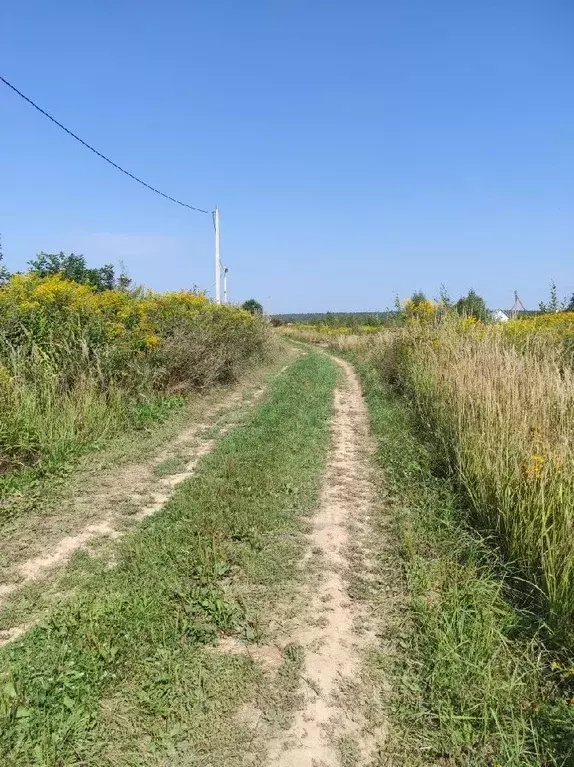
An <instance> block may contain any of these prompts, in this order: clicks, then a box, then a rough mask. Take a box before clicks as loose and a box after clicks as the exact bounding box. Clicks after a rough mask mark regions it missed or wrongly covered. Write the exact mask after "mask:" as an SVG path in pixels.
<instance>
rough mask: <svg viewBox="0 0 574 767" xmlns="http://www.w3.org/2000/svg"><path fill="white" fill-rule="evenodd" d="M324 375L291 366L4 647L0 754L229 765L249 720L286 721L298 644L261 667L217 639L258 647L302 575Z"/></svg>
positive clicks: (246, 743)
mask: <svg viewBox="0 0 574 767" xmlns="http://www.w3.org/2000/svg"><path fill="white" fill-rule="evenodd" d="M335 381H336V372H335V369H334V366H333V364H332V363H331V362H330V361H329V359H328V358H326V357H325V356H324V355H319V354H315V353H311V354H309V355H306V356H303V357H302V358H300V359H299V360H297V361H296V362H295V363H294V364H292V365H291V366H290V367H289V368H288V369H287V370H286V371H284V372H283V373H282V374H281V375H280V376H279V377H278V378H277V379H276V380H275V381H274V382H273V383H272V384H271V387H270V391H269V393H268V395H267V397H266V400H265V401H264V403H263V405H262V406H260V407H259V408H258V410H257V411H256V412H255V413H254V415H253V417H252V418H251V419H250V421H249V422H248V423H247V424H246V425H245V426H242V427H238V428H236V429H235V430H234V431H233V432H232V433H231V434H230V435H229V436H227V437H226V438H225V439H224V440H223V441H222V442H220V444H219V445H218V446H217V447H216V449H215V450H214V452H213V453H212V454H211V455H210V456H209V457H207V458H206V459H204V461H203V462H202V463H201V465H200V468H199V470H198V473H197V475H196V476H195V477H194V478H192V479H190V480H188V481H187V482H185V483H184V484H183V485H182V486H181V487H180V488H179V489H178V490H177V492H176V494H175V496H174V497H173V498H172V500H171V501H170V502H169V503H168V505H167V506H166V507H165V508H164V509H163V510H162V511H160V512H158V513H157V514H156V515H155V516H154V517H151V518H150V519H149V520H148V521H147V522H145V523H144V524H143V526H142V527H141V528H140V529H139V530H137V531H135V532H133V533H131V534H129V535H127V536H126V537H125V538H124V539H123V540H122V541H121V543H120V546H119V552H118V558H117V563H116V566H115V567H114V568H112V569H109V568H108V567H106V566H104V565H103V564H102V565H101V566H100V565H99V564H98V562H97V560H96V561H94V563H93V577H92V578H90V579H88V581H87V582H86V583H85V584H84V585H83V587H82V589H81V591H80V592H79V593H78V594H77V595H76V596H74V597H72V598H71V599H70V600H69V601H68V602H67V603H66V604H65V605H63V606H62V607H61V608H59V609H57V610H56V611H55V612H54V613H53V614H52V615H51V617H50V618H49V619H48V620H47V621H46V622H45V623H43V624H42V625H39V626H37V627H36V628H33V629H31V630H30V631H29V632H28V633H27V634H26V635H25V636H24V637H23V638H22V639H20V640H19V641H17V642H15V643H14V644H12V645H9V646H7V647H5V648H4V649H2V650H1V651H0V677H1V678H0V754H1V756H2V760H1V761H2V763H3V764H10V765H22V766H24V765H26V766H27V765H30V764H35V765H38V767H49V766H54V767H55V766H56V765H60V764H80V763H81V764H84V765H98V767H99V766H100V765H114V764H128V763H129V764H133V765H144V764H145V765H159V764H173V763H178V764H189V765H192V764H208V763H212V764H226V765H230V766H231V765H234V764H237V765H239V764H244V763H245V761H244V758H245V754H246V752H247V751H248V750H249V749H250V748H253V747H255V746H254V743H253V737H254V731H253V728H254V727H255V726H258V727H262V726H270V727H273V726H276V725H277V723H278V722H285V721H288V719H289V712H290V710H291V708H292V706H293V705H294V704H295V700H294V697H293V696H294V693H293V692H289V691H290V690H291V691H293V690H296V688H297V687H298V682H299V674H300V670H301V662H302V659H301V652H300V649H299V648H297V647H295V646H292V645H288V646H287V647H286V648H285V649H284V651H283V653H282V660H281V662H280V665H279V666H278V667H277V668H275V669H273V670H271V671H270V670H269V668H267V667H263V666H261V665H260V664H259V663H258V662H257V661H256V660H255V656H254V655H251V654H250V653H242V652H230V651H226V652H218V651H217V643H218V640H219V639H220V638H221V637H224V636H227V637H235V638H239V639H241V640H242V641H243V642H245V643H247V644H251V645H252V646H254V647H255V646H256V645H257V643H261V642H264V641H265V640H266V639H267V636H268V632H269V630H270V620H271V617H272V616H275V617H277V605H278V602H279V601H280V599H281V598H284V599H285V600H286V601H287V603H289V594H290V588H291V586H294V585H295V584H296V582H297V579H298V578H300V577H301V572H300V570H299V568H298V567H297V564H298V562H299V560H300V558H301V556H302V552H303V548H304V542H305V539H304V537H303V536H301V535H300V533H301V532H302V531H304V530H305V528H306V525H307V522H306V515H308V514H309V511H310V510H311V509H313V508H314V505H315V502H316V498H317V494H318V489H319V485H320V480H321V473H322V468H323V465H324V461H325V455H326V452H327V449H328V445H329V416H330V413H331V408H332V391H333V388H334V385H335ZM274 678H275V679H276V682H277V683H275V682H274ZM242 704H250V705H251V706H255V708H256V710H257V711H258V712H259V714H258V717H257V718H256V719H255V721H252V722H249V721H245V720H244V719H242V718H241V716H236V714H238V712H239V709H240V707H241V705H242Z"/></svg>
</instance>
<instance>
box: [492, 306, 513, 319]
mask: <svg viewBox="0 0 574 767" xmlns="http://www.w3.org/2000/svg"><path fill="white" fill-rule="evenodd" d="M492 319H493V321H494V322H508V320H509V319H510V318H509V317H508V315H507V314H505V313H504V312H503V311H501V310H500V309H497V310H496V311H495V312H492Z"/></svg>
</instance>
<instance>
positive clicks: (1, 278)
mask: <svg viewBox="0 0 574 767" xmlns="http://www.w3.org/2000/svg"><path fill="white" fill-rule="evenodd" d="M3 261H4V251H3V250H2V235H1V234H0V285H4V283H6V282H8V280H9V279H10V272H9V271H8V269H6V267H5V266H4V264H3V263H2V262H3Z"/></svg>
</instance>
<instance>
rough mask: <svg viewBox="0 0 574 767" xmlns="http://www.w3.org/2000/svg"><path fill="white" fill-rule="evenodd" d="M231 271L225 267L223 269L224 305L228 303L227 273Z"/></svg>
mask: <svg viewBox="0 0 574 767" xmlns="http://www.w3.org/2000/svg"><path fill="white" fill-rule="evenodd" d="M228 271H229V269H228V268H227V267H226V266H224V267H223V303H224V304H226V303H227V272H228Z"/></svg>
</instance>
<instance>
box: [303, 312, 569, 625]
mask: <svg viewBox="0 0 574 767" xmlns="http://www.w3.org/2000/svg"><path fill="white" fill-rule="evenodd" d="M509 324H510V323H509ZM509 330H510V329H507V328H504V329H503V328H501V327H496V326H485V325H483V324H481V323H475V322H471V321H468V320H462V321H461V320H457V319H454V318H447V319H443V320H442V321H439V322H417V321H413V322H408V323H407V324H406V325H405V326H404V327H403V328H396V329H387V330H383V331H381V332H379V333H376V334H372V335H364V336H360V335H342V336H331V337H329V339H326V338H325V336H324V334H321V333H316V334H315V333H313V332H312V331H304V332H301V331H299V332H297V331H295V332H294V333H293V335H295V337H297V338H299V339H301V340H304V341H307V342H311V343H322V344H324V345H327V342H328V345H329V347H330V348H333V349H337V350H339V351H342V352H345V351H353V352H358V353H360V355H361V357H362V358H363V359H365V358H366V357H370V358H371V359H372V358H373V357H374V358H375V359H376V360H377V362H378V364H379V367H380V369H382V370H383V372H384V374H385V377H386V378H387V379H388V380H390V381H391V382H392V383H393V384H394V385H398V386H399V387H400V388H401V389H402V390H403V392H404V393H405V394H406V396H407V397H408V398H409V399H410V400H411V402H412V403H413V405H414V406H415V407H416V409H417V411H418V413H419V416H420V420H421V423H422V424H424V425H425V426H426V427H427V428H428V430H429V432H430V434H431V437H432V439H433V440H436V442H437V444H438V445H440V446H441V448H442V450H441V455H442V457H443V458H444V459H445V460H446V462H447V463H448V465H449V469H450V471H452V473H453V475H454V476H455V477H456V479H457V481H458V482H459V484H460V485H461V487H462V488H463V489H464V491H465V493H466V494H467V496H468V498H469V499H470V504H471V506H472V509H473V512H474V514H475V520H474V521H475V522H476V524H477V525H478V526H479V527H481V528H483V529H484V530H486V531H489V532H493V533H494V534H495V535H496V538H497V542H498V544H499V545H500V548H501V551H502V553H503V555H504V557H505V559H506V561H508V562H509V563H511V565H512V567H513V569H514V570H515V571H516V572H518V573H519V574H520V575H521V577H522V578H523V579H524V581H525V586H526V587H527V588H528V584H530V585H531V587H532V588H531V592H532V594H533V595H535V596H536V598H537V599H538V600H539V601H540V603H541V604H542V606H543V608H544V611H545V613H546V616H547V618H548V620H549V621H550V622H551V623H552V624H553V626H554V627H555V628H559V629H561V630H565V631H566V632H568V633H571V632H572V628H573V619H574V370H573V369H572V367H571V364H570V362H569V361H568V358H567V357H566V355H567V353H568V351H567V348H566V347H565V345H564V344H563V343H562V341H561V339H560V338H558V339H555V338H553V337H550V336H549V335H548V334H547V333H544V334H538V333H536V332H534V331H535V327H534V326H533V332H532V334H531V335H530V336H529V337H528V339H527V343H524V342H523V343H520V344H517V343H516V341H515V338H514V335H513V334H512V333H511V332H509ZM523 341H524V339H523Z"/></svg>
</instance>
